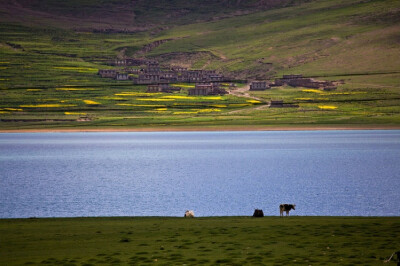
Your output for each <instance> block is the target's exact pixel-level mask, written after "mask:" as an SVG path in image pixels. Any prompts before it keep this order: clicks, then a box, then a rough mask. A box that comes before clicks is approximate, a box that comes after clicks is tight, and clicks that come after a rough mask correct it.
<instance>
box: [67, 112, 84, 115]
mask: <svg viewBox="0 0 400 266" xmlns="http://www.w3.org/2000/svg"><path fill="white" fill-rule="evenodd" d="M64 114H66V115H87V113H77V112H64Z"/></svg>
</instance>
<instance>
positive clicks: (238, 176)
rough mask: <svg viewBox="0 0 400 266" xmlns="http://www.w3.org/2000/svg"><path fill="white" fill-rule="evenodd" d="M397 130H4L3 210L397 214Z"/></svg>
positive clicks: (9, 213) (0, 157)
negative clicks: (288, 206)
mask: <svg viewBox="0 0 400 266" xmlns="http://www.w3.org/2000/svg"><path fill="white" fill-rule="evenodd" d="M399 202H400V130H372V131H370V130H369V131H367V130H360V131H351V130H350V131H270V132H151V133H147V132H146V133H138V132H127V133H125V132H112V133H3V134H0V217H1V218H12V217H75V216H183V214H184V212H185V210H187V209H191V210H194V212H195V214H196V216H225V215H252V213H253V211H254V209H255V208H261V209H263V211H264V213H265V214H266V215H279V204H280V203H294V204H296V206H297V207H296V210H295V211H292V212H291V214H292V215H335V216H336V215H339V216H349V215H351V216H353V215H356V216H400V204H399Z"/></svg>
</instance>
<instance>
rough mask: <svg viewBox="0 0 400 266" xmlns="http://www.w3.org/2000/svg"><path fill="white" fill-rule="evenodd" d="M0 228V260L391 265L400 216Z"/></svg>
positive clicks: (78, 222)
mask: <svg viewBox="0 0 400 266" xmlns="http://www.w3.org/2000/svg"><path fill="white" fill-rule="evenodd" d="M0 233H1V234H0V235H1V242H0V250H1V256H0V264H1V265H148V264H154V265H199V264H203V265H297V264H298V265H395V264H396V263H395V262H394V261H395V259H394V260H392V261H391V262H390V263H387V264H385V263H384V260H386V259H388V258H389V257H390V255H391V254H392V253H393V252H394V251H397V250H398V249H399V245H400V239H399V237H398V236H399V235H400V219H399V218H397V217H379V218H378V217H296V216H292V217H288V218H287V217H284V218H280V217H264V218H253V217H200V218H189V219H188V218H177V217H114V218H112V217H110V218H101V217H99V218H46V219H36V218H31V219H2V220H0ZM395 257H396V256H395Z"/></svg>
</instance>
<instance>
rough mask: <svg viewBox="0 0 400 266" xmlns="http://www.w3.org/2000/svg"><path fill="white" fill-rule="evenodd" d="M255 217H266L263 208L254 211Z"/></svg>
mask: <svg viewBox="0 0 400 266" xmlns="http://www.w3.org/2000/svg"><path fill="white" fill-rule="evenodd" d="M253 217H264V212H263V210H259V209H255V210H254V213H253Z"/></svg>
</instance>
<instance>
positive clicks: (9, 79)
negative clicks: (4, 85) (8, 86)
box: [0, 79, 10, 81]
mask: <svg viewBox="0 0 400 266" xmlns="http://www.w3.org/2000/svg"><path fill="white" fill-rule="evenodd" d="M0 80H2V81H3V80H10V79H0Z"/></svg>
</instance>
